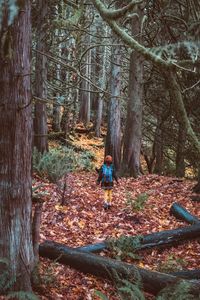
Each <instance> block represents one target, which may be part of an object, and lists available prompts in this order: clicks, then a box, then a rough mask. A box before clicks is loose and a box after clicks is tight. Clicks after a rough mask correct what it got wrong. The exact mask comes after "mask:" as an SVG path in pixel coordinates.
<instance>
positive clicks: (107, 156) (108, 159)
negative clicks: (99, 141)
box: [105, 155, 112, 163]
mask: <svg viewBox="0 0 200 300" xmlns="http://www.w3.org/2000/svg"><path fill="white" fill-rule="evenodd" d="M105 162H108V163H111V162H112V156H111V155H106V157H105Z"/></svg>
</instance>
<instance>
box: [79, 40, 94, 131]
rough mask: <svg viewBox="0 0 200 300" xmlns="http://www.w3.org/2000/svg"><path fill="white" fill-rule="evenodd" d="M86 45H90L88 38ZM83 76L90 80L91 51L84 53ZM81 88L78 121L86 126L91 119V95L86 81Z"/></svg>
mask: <svg viewBox="0 0 200 300" xmlns="http://www.w3.org/2000/svg"><path fill="white" fill-rule="evenodd" d="M87 43H88V44H90V37H88V40H87ZM84 73H85V74H84V75H85V77H86V78H88V79H90V77H91V50H89V51H88V52H87V53H86V61H85V66H84ZM81 88H82V89H83V90H82V91H81V93H80V99H81V106H80V113H79V119H80V121H82V122H83V123H84V124H85V125H86V126H87V125H88V124H89V122H90V118H91V93H90V88H91V86H90V83H89V81H88V80H83V81H82V84H81Z"/></svg>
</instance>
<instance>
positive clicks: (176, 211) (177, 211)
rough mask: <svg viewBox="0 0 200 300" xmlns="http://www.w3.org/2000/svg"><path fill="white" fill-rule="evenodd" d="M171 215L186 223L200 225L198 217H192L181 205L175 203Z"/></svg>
mask: <svg viewBox="0 0 200 300" xmlns="http://www.w3.org/2000/svg"><path fill="white" fill-rule="evenodd" d="M170 213H171V214H172V215H174V216H175V217H176V218H178V219H181V220H183V221H186V222H187V223H189V224H200V220H199V219H198V218H197V217H195V216H193V215H191V214H190V213H189V212H188V211H187V210H186V209H185V208H184V207H182V206H181V205H180V204H179V203H176V202H175V203H173V205H172V206H171V208H170Z"/></svg>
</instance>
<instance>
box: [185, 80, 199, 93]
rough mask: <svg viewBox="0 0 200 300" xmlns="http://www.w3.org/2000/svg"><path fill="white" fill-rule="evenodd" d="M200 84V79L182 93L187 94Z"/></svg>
mask: <svg viewBox="0 0 200 300" xmlns="http://www.w3.org/2000/svg"><path fill="white" fill-rule="evenodd" d="M199 83H200V79H199V80H198V81H197V82H196V83H195V84H193V85H192V86H190V87H188V88H186V89H184V90H183V91H182V94H184V93H185V92H187V91H189V90H191V89H193V88H194V87H195V86H197V85H198V84H199Z"/></svg>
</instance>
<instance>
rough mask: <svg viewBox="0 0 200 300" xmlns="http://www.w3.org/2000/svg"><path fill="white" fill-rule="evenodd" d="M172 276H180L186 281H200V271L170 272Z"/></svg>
mask: <svg viewBox="0 0 200 300" xmlns="http://www.w3.org/2000/svg"><path fill="white" fill-rule="evenodd" d="M169 274H170V275H173V276H178V277H181V278H184V279H200V270H199V269H197V270H182V271H176V272H170V273H169Z"/></svg>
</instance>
